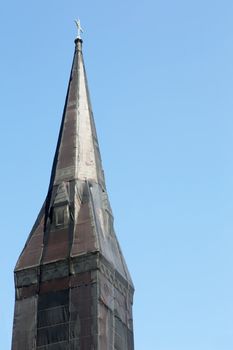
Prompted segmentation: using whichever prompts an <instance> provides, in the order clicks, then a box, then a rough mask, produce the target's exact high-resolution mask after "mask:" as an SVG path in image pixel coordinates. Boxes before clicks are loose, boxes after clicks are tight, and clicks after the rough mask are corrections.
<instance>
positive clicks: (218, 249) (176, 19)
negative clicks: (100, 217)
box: [0, 0, 233, 350]
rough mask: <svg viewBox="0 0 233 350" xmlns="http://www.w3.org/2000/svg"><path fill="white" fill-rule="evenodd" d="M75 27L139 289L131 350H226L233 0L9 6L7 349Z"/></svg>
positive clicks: (0, 10) (232, 208)
mask: <svg viewBox="0 0 233 350" xmlns="http://www.w3.org/2000/svg"><path fill="white" fill-rule="evenodd" d="M77 17H80V18H81V21H82V25H83V27H84V29H85V34H84V35H83V39H84V57H85V63H86V69H87V74H88V80H89V87H90V92H91V98H92V104H93V110H94V115H95V121H96V126H97V131H98V136H99V143H100V147H101V153H102V158H103V164H104V168H105V174H106V179H107V186H108V192H109V196H110V200H111V204H112V207H113V212H114V216H115V227H116V231H117V234H118V238H119V241H120V244H121V246H122V249H123V252H124V255H125V258H126V260H127V263H128V266H129V269H130V271H131V274H132V277H133V280H134V283H135V288H136V292H135V302H134V330H135V350H232V349H233V253H232V252H233V159H232V148H233V119H232V114H233V98H232V96H233V2H232V0H221V1H215V0H211V1H210V0H188V1H187V0H176V1H174V0H144V1H137V0H134V1H132V0H118V1H111V0H108V1H107V0H98V1H93V0H92V1H90V0H85V1H77V0H76V1H74V0H69V1H67V0H59V1H57V0H56V1H55V0H49V1H48V0H46V1H45V0H40V1H29V0H21V1H11V0H9V1H2V2H1V4H0V32H1V56H0V62H1V64H0V81H1V83H0V89H1V94H0V95H1V138H0V149H1V175H0V176H1V198H2V199H1V253H0V281H1V290H0V298H1V306H0V348H1V350H9V349H10V343H11V331H12V317H13V307H14V284H13V272H12V271H13V268H14V264H15V262H16V260H17V257H18V255H19V253H20V251H21V250H22V248H23V246H24V243H25V241H26V238H27V235H28V234H29V231H30V229H31V227H32V225H33V223H34V220H35V219H36V216H37V214H38V211H39V208H40V206H41V205H42V202H43V200H44V198H45V195H46V192H47V188H48V182H49V176H50V170H51V165H52V159H53V154H54V150H55V145H56V140H57V135H58V129H59V125H60V120H61V115H62V109H63V104H64V100H65V94H66V88H67V82H68V78H69V72H70V68H71V61H72V56H73V50H74V44H73V40H74V37H75V35H76V32H75V26H74V23H73V20H74V19H75V18H77ZM22 350H23V349H22Z"/></svg>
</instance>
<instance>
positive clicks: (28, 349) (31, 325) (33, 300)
mask: <svg viewBox="0 0 233 350" xmlns="http://www.w3.org/2000/svg"><path fill="white" fill-rule="evenodd" d="M36 317H37V296H33V297H30V298H27V299H23V300H17V301H16V302H15V314H14V325H13V342H12V350H22V349H23V350H34V349H35V348H36Z"/></svg>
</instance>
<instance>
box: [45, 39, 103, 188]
mask: <svg viewBox="0 0 233 350" xmlns="http://www.w3.org/2000/svg"><path fill="white" fill-rule="evenodd" d="M74 179H76V180H86V179H89V180H91V181H94V182H96V183H99V184H100V185H101V186H102V187H103V188H105V181H104V175H103V170H102V164H101V157H100V152H99V145H98V140H97V135H96V129H95V124H94V120H93V113H92V107H91V102H90V97H89V90H88V84H87V78H86V72H85V67H84V62H83V54H82V39H80V38H77V39H76V40H75V53H74V59H73V65H72V69H71V74H70V80H69V86H68V91H67V97H66V102H65V107H64V112H63V118H62V124H61V129H60V134H59V139H58V144H57V149H56V154H55V158H54V163H53V169H52V175H51V181H50V188H51V186H53V185H57V184H59V183H61V182H62V181H70V180H74Z"/></svg>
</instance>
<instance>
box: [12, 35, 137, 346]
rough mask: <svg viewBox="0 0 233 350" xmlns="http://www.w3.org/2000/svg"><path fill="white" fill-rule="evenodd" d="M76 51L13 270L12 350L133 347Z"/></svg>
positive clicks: (129, 294)
mask: <svg viewBox="0 0 233 350" xmlns="http://www.w3.org/2000/svg"><path fill="white" fill-rule="evenodd" d="M81 44H82V41H81V40H76V47H75V54H74V60H73V66H72V70H71V76H70V81H69V87H68V92H67V97H66V102H65V107H64V113H63V118H62V124H61V128H60V133H59V138H58V144H57V148H56V153H55V157H54V162H53V168H52V174H51V179H50V185H49V190H48V194H47V197H46V200H45V204H44V205H43V207H42V209H41V211H40V213H39V216H38V218H37V220H36V223H35V225H34V227H33V229H32V231H31V233H30V235H29V238H28V240H27V242H26V245H25V247H24V249H23V252H22V254H21V256H20V258H19V260H18V262H17V265H16V269H15V285H16V307H15V317H14V331H13V342H12V350H29V349H30V350H34V349H37V350H77V349H79V350H91V349H95V350H109V349H116V350H133V348H134V345H133V323H132V298H133V284H132V281H131V278H130V274H129V272H128V269H127V265H126V263H125V260H124V257H123V255H122V252H121V250H120V247H119V243H118V241H117V238H116V235H115V232H114V227H113V215H112V211H111V207H110V204H109V201H108V196H107V192H106V186H105V180H104V174H103V169H102V163H101V157H100V152H99V146H98V140H97V135H96V129H95V124H94V119H93V114H92V108H91V103H90V98H89V92H88V86H87V79H86V73H85V68H84V63H83V57H82V50H81ZM37 300H38V303H37ZM22 323H23V326H21V325H22ZM26 329H27V330H26Z"/></svg>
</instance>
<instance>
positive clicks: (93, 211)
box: [16, 38, 132, 284]
mask: <svg viewBox="0 0 233 350" xmlns="http://www.w3.org/2000/svg"><path fill="white" fill-rule="evenodd" d="M84 222H85V223H84ZM61 229H62V230H61ZM38 243H39V244H38ZM94 251H96V252H97V251H98V252H100V253H101V254H102V255H103V256H104V257H105V258H106V259H107V260H108V261H110V262H111V264H113V265H114V267H115V268H116V269H117V270H118V272H119V273H120V274H121V275H122V277H123V278H125V279H126V280H127V281H129V283H130V284H132V281H131V278H130V275H129V272H128V269H127V266H126V263H125V261H124V258H123V255H122V253H121V250H120V247H119V244H118V241H117V238H116V235H115V232H114V228H113V214H112V210H111V206H110V203H109V200H108V195H107V191H106V186H105V180H104V173H103V169H102V162H101V156H100V151H99V145H98V140H97V134H96V128H95V123H94V119H93V113H92V107H91V102H90V97H89V90H88V84H87V77H86V72H85V67H84V62H83V54H82V39H80V38H76V40H75V52H74V58H73V64H72V69H71V74H70V79H69V84H68V89H67V95H66V100H65V106H64V111H63V116H62V122H61V127H60V132H59V137H58V142H57V147H56V152H55V156H54V161H53V166H52V172H51V178H50V184H49V189H48V194H47V197H46V200H45V203H44V205H43V207H42V210H41V212H40V214H39V216H38V218H37V221H36V223H35V225H34V227H33V229H32V232H31V235H30V236H29V239H28V241H27V243H26V245H25V248H24V250H23V252H22V255H21V256H20V258H19V261H18V263H17V266H16V270H18V269H19V270H21V269H24V268H28V267H30V266H33V265H37V264H41V263H49V262H52V261H57V260H59V259H66V258H68V257H74V256H78V255H80V254H85V253H88V252H94Z"/></svg>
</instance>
